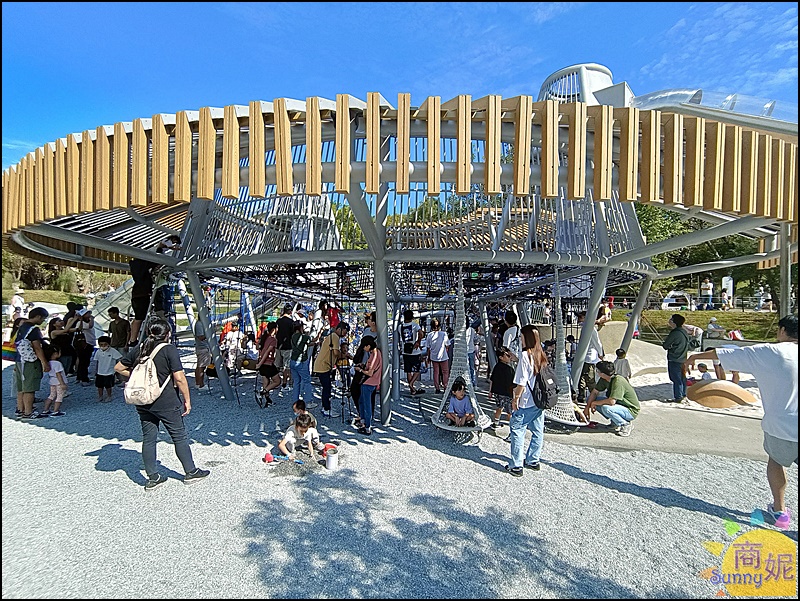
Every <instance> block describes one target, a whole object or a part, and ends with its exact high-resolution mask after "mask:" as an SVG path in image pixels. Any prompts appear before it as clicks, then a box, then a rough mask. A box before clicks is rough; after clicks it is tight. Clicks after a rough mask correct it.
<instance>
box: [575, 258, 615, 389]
mask: <svg viewBox="0 0 800 601" xmlns="http://www.w3.org/2000/svg"><path fill="white" fill-rule="evenodd" d="M610 271H611V269H609V268H608V267H606V268H604V269H601V270H600V271H598V272H597V277H595V279H594V284H593V288H592V294H591V296H590V297H589V305H588V307H586V319H585V320H584V321H583V327H582V328H581V334H580V339H579V340H578V348H577V350H576V351H575V358H574V359H573V360H572V386H573V387H574V388H575V390H577V389H578V382H579V381H580V379H581V372H582V371H583V361H584V359H586V351H587V350H588V349H589V338H590V337H591V331H592V328H594V322H595V321H596V319H597V310H598V309H599V308H600V301H601V300H602V299H603V293H604V292H605V289H606V282H607V281H608V274H609V272H610Z"/></svg>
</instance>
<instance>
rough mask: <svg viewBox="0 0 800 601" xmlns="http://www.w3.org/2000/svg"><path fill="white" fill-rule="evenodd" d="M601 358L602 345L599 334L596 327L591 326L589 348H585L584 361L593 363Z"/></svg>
mask: <svg viewBox="0 0 800 601" xmlns="http://www.w3.org/2000/svg"><path fill="white" fill-rule="evenodd" d="M602 358H603V345H602V344H601V343H600V334H598V333H597V328H596V327H592V331H591V332H590V333H589V348H587V349H586V358H585V359H584V360H583V362H584V363H591V364H592V365H595V364H597V363H599V362H600V361H601V360H602Z"/></svg>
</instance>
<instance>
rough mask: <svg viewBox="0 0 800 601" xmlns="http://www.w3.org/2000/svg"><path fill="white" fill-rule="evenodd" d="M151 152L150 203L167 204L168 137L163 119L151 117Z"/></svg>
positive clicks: (159, 116) (156, 116) (156, 115)
mask: <svg viewBox="0 0 800 601" xmlns="http://www.w3.org/2000/svg"><path fill="white" fill-rule="evenodd" d="M152 130H153V138H152V139H153V150H152V160H151V162H150V202H151V203H158V204H162V203H168V202H169V136H168V135H167V128H166V126H165V125H164V117H162V116H161V115H160V114H155V115H153V122H152Z"/></svg>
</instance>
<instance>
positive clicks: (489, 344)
mask: <svg viewBox="0 0 800 601" xmlns="http://www.w3.org/2000/svg"><path fill="white" fill-rule="evenodd" d="M478 311H479V312H480V314H481V323H482V324H483V338H484V340H485V341H486V361H488V362H489V373H491V372H492V370H493V369H494V366H495V365H496V364H497V355H495V354H494V341H493V340H492V326H491V325H490V324H489V313H488V311H486V303H478Z"/></svg>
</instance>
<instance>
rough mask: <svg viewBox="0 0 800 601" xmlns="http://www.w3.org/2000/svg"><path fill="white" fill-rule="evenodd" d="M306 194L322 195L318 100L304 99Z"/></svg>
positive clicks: (316, 98)
mask: <svg viewBox="0 0 800 601" xmlns="http://www.w3.org/2000/svg"><path fill="white" fill-rule="evenodd" d="M306 194H311V195H312V196H319V195H321V194H322V117H321V116H320V113H319V98H318V97H317V96H309V97H308V98H306Z"/></svg>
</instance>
